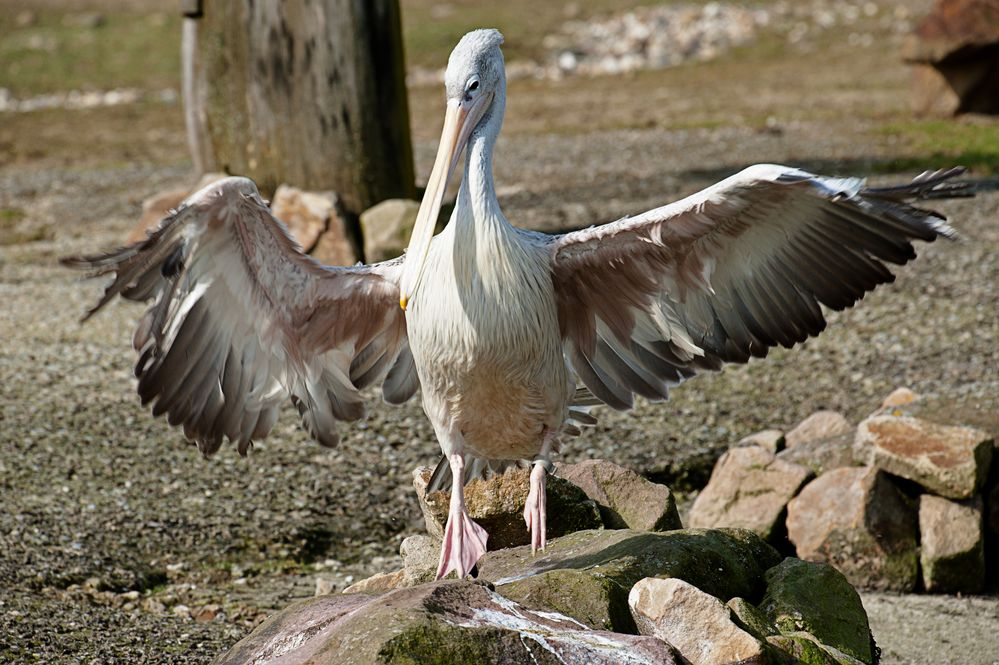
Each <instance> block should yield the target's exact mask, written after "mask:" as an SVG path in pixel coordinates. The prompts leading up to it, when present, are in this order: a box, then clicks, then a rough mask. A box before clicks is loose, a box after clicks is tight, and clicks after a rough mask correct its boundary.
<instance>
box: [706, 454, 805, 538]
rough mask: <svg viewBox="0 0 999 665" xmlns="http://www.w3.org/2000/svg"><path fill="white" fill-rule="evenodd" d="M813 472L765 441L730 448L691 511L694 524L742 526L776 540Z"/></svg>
mask: <svg viewBox="0 0 999 665" xmlns="http://www.w3.org/2000/svg"><path fill="white" fill-rule="evenodd" d="M811 476H812V472H811V471H809V470H808V469H807V468H806V467H804V466H801V465H800V464H795V463H793V462H786V461H784V460H782V459H779V458H778V457H776V456H775V455H774V454H773V453H771V452H769V451H767V450H764V449H763V448H760V447H759V446H747V447H744V448H732V449H730V450H728V451H727V452H726V453H725V454H724V455H722V456H721V459H719V460H718V463H717V464H716V465H715V469H714V471H713V472H712V473H711V480H710V481H708V484H707V487H705V488H704V489H703V490H702V491H701V493H700V494H699V495H698V497H697V500H696V501H694V506H693V508H691V510H690V526H692V527H706V528H715V527H738V528H742V529H750V530H752V531H755V532H756V533H757V534H759V535H760V536H761V537H763V538H766V539H770V538H771V537H773V536H774V535H775V533H776V532H777V531H778V529H777V527H778V526H779V524H780V521H781V518H782V517H783V515H784V510H785V508H786V507H787V503H788V501H790V500H791V498H792V497H794V495H795V494H797V493H798V490H799V489H801V486H802V485H804V484H805V483H806V482H807V481H808V479H809V478H811Z"/></svg>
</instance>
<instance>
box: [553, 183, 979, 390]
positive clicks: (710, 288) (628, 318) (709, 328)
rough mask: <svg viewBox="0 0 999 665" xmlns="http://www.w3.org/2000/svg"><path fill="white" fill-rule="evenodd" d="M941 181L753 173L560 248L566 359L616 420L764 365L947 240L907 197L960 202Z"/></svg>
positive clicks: (556, 263)
mask: <svg viewBox="0 0 999 665" xmlns="http://www.w3.org/2000/svg"><path fill="white" fill-rule="evenodd" d="M961 172H962V170H961V169H951V170H949V171H940V172H937V173H930V174H924V175H923V176H920V177H919V178H917V179H916V180H914V181H913V182H912V183H910V184H907V185H903V186H901V187H893V188H883V189H872V188H867V187H865V184H864V181H863V180H860V179H840V178H825V177H820V176H815V175H812V174H810V173H806V172H804V171H800V170H797V169H793V168H788V167H784V166H774V165H757V166H752V167H749V168H747V169H745V170H744V171H742V172H740V173H738V174H736V175H734V176H732V177H730V178H728V179H726V180H723V181H722V182H719V183H717V184H716V185H713V186H711V187H709V188H707V189H705V190H702V191H700V192H698V193H696V194H694V195H692V196H689V197H688V198H685V199H683V200H681V201H678V202H676V203H673V204H670V205H667V206H664V207H662V208H657V209H655V210H650V211H649V212H646V213H644V214H642V215H639V216H637V217H633V218H626V219H623V220H620V221H618V222H614V223H612V224H606V225H604V226H598V227H593V228H589V229H586V230H583V231H577V232H574V233H569V234H566V235H562V236H558V237H557V238H555V240H554V241H553V242H552V243H551V244H550V247H551V252H552V253H551V265H552V275H553V279H554V282H555V289H556V294H557V300H558V317H559V325H560V327H561V332H562V338H563V342H564V346H565V351H566V357H567V358H568V360H569V362H570V364H571V365H572V368H573V370H574V371H575V372H576V374H577V375H578V376H579V378H580V380H581V381H582V382H583V383H584V384H585V385H586V387H587V388H589V390H590V391H591V392H592V393H593V394H594V395H595V396H596V397H598V398H599V399H600V400H601V401H603V402H605V403H606V404H609V405H610V406H613V407H615V408H618V409H625V408H628V407H630V406H631V404H632V398H633V393H638V394H640V395H643V396H645V397H648V398H650V399H664V398H665V397H666V393H667V388H668V387H669V386H671V385H676V383H678V382H680V381H681V380H683V379H685V378H687V377H690V376H692V375H693V374H694V373H696V372H697V371H699V370H702V369H718V368H719V367H720V366H721V364H722V363H723V362H746V361H747V360H748V359H749V358H750V357H751V356H758V357H762V356H765V355H766V354H767V351H768V350H769V348H770V347H772V346H776V345H778V344H780V345H782V346H785V347H790V346H792V345H793V344H795V343H797V342H801V341H803V340H804V339H806V338H807V337H809V336H811V335H816V334H818V333H819V332H820V331H821V330H822V329H823V328H824V327H825V319H824V318H823V315H822V310H821V309H820V307H819V305H820V304H822V305H825V306H827V307H830V308H832V309H836V310H839V309H843V308H845V307H849V306H850V305H852V304H853V303H855V302H856V301H857V300H858V299H860V298H861V297H863V295H864V294H865V293H866V292H867V291H870V290H872V289H873V288H874V287H875V286H877V285H878V284H882V283H884V282H890V281H892V280H893V279H894V277H893V275H892V273H891V272H890V271H889V270H888V268H886V267H885V263H894V264H903V263H905V262H907V261H909V260H910V259H912V258H914V257H915V255H916V254H915V250H914V249H913V246H912V241H913V240H915V239H918V240H925V241H932V240H933V239H935V238H936V237H937V236H938V235H944V236H952V235H953V234H954V231H953V229H951V228H950V227H949V226H948V225H947V224H946V223H945V220H944V218H943V217H942V216H941V215H938V214H937V213H934V212H931V211H928V210H923V209H920V208H916V207H913V206H911V205H909V204H908V203H906V201H907V200H909V199H913V198H930V197H943V196H955V195H962V194H965V193H967V189H966V188H965V187H964V186H962V185H959V184H950V183H946V182H945V181H946V180H948V179H949V178H951V177H953V176H954V175H957V174H959V173H961Z"/></svg>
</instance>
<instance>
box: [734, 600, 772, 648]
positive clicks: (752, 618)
mask: <svg viewBox="0 0 999 665" xmlns="http://www.w3.org/2000/svg"><path fill="white" fill-rule="evenodd" d="M726 605H727V606H728V609H729V610H731V612H732V620H733V621H735V623H736V624H737V625H738V626H739V627H740V628H742V629H743V630H744V631H746V632H747V633H749V634H751V635H753V636H755V637H757V638H759V639H761V640H765V639H767V638H768V637H770V636H771V635H776V634H777V633H778V631H777V627H776V626H774V625H773V623H772V622H771V621H770V619H768V618H767V615H766V614H764V613H763V612H762V611H761V610H760V608H758V607H756V605H753V604H752V603H750V602H749V601H748V600H746V599H745V598H738V597H737V598H732V599H731V600H729V601H728V603H726Z"/></svg>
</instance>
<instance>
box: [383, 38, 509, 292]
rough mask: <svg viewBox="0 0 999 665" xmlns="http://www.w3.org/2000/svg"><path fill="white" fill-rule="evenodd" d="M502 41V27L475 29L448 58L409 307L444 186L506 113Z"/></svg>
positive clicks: (408, 269)
mask: <svg viewBox="0 0 999 665" xmlns="http://www.w3.org/2000/svg"><path fill="white" fill-rule="evenodd" d="M502 43H503V35H502V34H500V32H499V30H474V31H472V32H470V33H468V34H467V35H465V36H464V37H462V38H461V41H459V42H458V45H457V46H455V47H454V50H453V51H451V57H450V58H449V59H448V63H447V71H446V72H445V74H444V88H445V90H446V92H447V111H446V112H445V114H444V131H443V133H442V134H441V142H440V145H439V146H438V148H437V159H436V160H435V161H434V167H433V169H432V170H431V171H430V179H429V180H428V181H427V189H426V192H425V193H424V195H423V202H422V203H421V204H420V210H419V212H418V213H417V215H416V223H415V224H414V225H413V235H412V238H411V239H410V241H409V248H408V249H407V250H406V263H405V268H404V270H403V276H402V282H401V283H400V288H399V305H400V306H401V307H402V308H403V309H406V305H407V304H408V303H409V300H410V299H411V298H412V297H413V294H414V293H416V289H417V287H418V286H419V283H420V277H421V275H422V274H423V267H424V265H425V264H426V260H427V254H428V253H429V251H430V241H431V240H433V236H434V226H435V222H436V220H437V215H438V214H439V213H440V209H441V201H443V199H444V191H445V190H446V189H447V184H448V182H449V181H450V180H451V176H452V174H453V173H454V171H455V168H456V167H457V166H458V160H459V158H460V157H461V153H462V150H463V149H464V147H465V145H466V144H467V143H468V141H469V138H470V137H471V136H473V134H475V133H476V132H477V131H479V132H482V131H484V128H486V127H490V128H492V131H493V132H494V133H495V132H498V131H499V128H498V122H491V121H492V120H493V118H494V116H497V115H500V114H502V112H503V111H502V108H501V107H502V104H494V101H495V100H496V98H497V97H501V98H502V97H503V95H504V94H505V87H506V75H505V68H504V65H503V52H502V51H500V44H502ZM497 120H499V119H497Z"/></svg>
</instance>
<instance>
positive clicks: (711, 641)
mask: <svg viewBox="0 0 999 665" xmlns="http://www.w3.org/2000/svg"><path fill="white" fill-rule="evenodd" d="M628 604H629V606H630V607H631V613H632V616H633V617H634V619H635V624H636V625H637V626H638V630H639V632H640V633H641V634H642V635H652V636H654V637H658V638H659V639H661V640H664V641H665V642H668V643H669V644H671V645H673V647H674V648H675V649H676V650H677V651H678V652H680V655H681V656H682V657H683V658H684V659H685V660H686V661H687V662H689V663H690V664H691V665H717V664H718V663H740V664H745V665H764V664H765V663H766V662H767V659H766V656H765V654H764V650H763V645H762V644H761V643H760V641H759V640H757V639H756V638H755V637H753V636H752V635H750V634H749V633H747V632H746V631H744V630H743V629H742V628H740V627H739V626H738V625H736V623H735V622H734V621H732V617H731V614H730V613H729V610H728V608H727V607H725V605H724V604H722V602H721V601H720V600H718V599H717V598H715V597H714V596H710V595H708V594H706V593H704V592H703V591H701V590H700V589H698V588H697V587H695V586H693V585H692V584H688V583H687V582H684V581H683V580H679V579H675V578H674V579H659V578H655V577H649V578H646V579H643V580H640V581H639V582H638V583H637V584H635V586H634V587H632V589H631V593H629V594H628Z"/></svg>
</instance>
